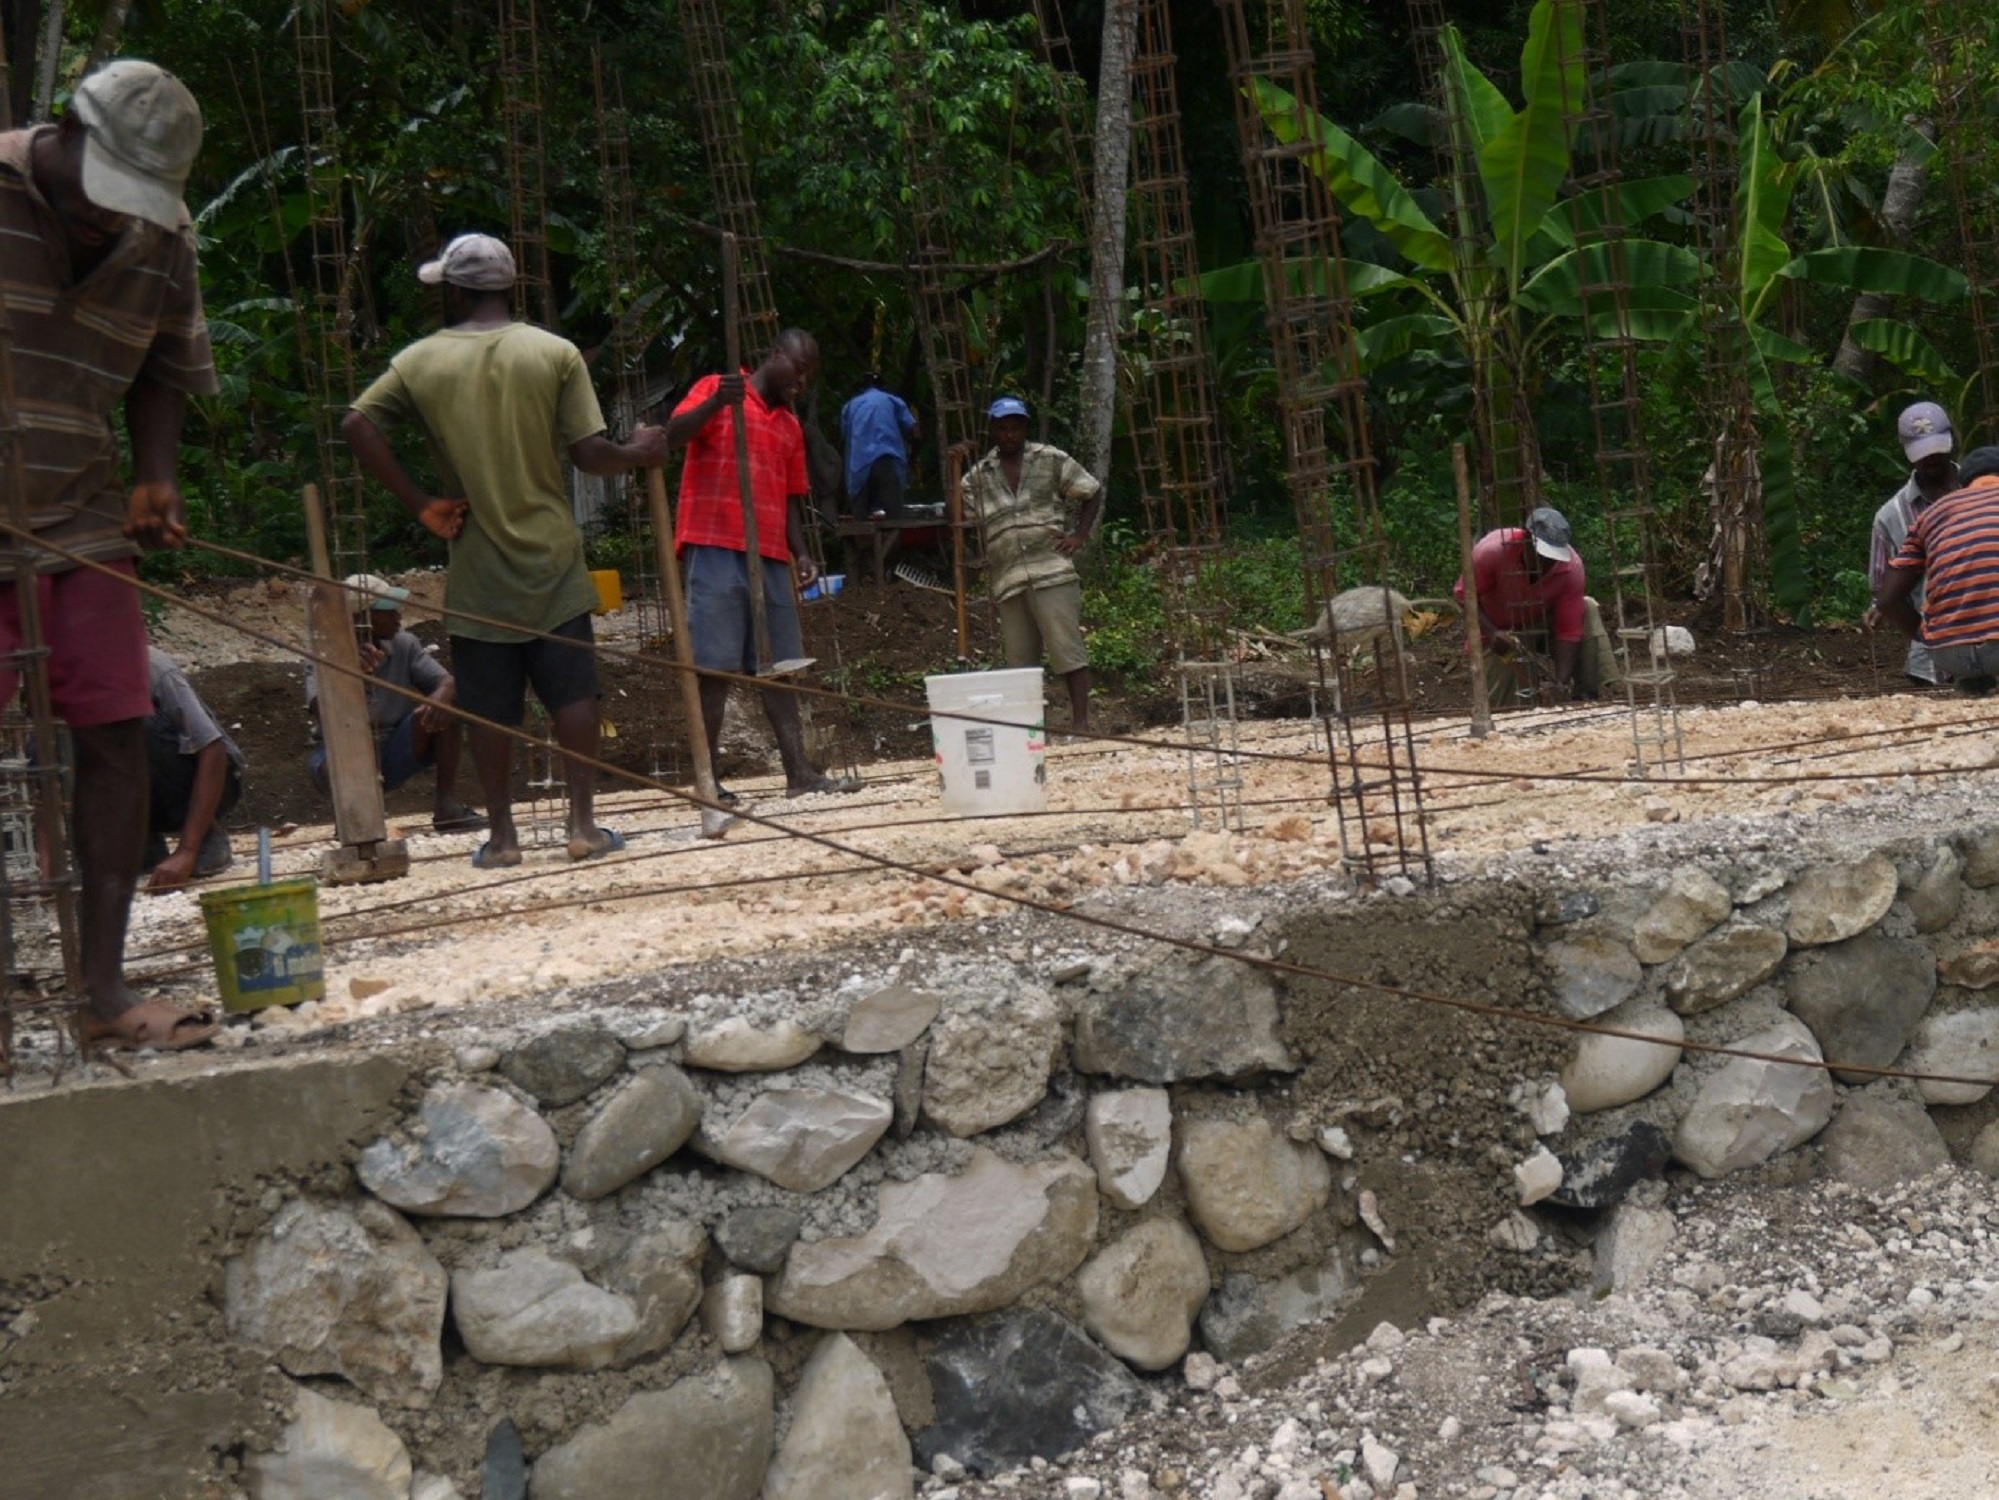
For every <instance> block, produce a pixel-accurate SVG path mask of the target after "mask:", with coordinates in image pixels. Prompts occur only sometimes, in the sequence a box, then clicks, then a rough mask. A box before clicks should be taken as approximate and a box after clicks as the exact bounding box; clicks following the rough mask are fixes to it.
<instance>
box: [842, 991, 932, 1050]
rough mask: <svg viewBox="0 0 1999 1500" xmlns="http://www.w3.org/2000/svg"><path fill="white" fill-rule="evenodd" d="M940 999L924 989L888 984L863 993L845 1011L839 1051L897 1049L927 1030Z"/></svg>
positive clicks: (905, 1045)
mask: <svg viewBox="0 0 1999 1500" xmlns="http://www.w3.org/2000/svg"><path fill="white" fill-rule="evenodd" d="M942 1006H943V1001H942V1000H941V999H940V998H939V997H938V996H936V995H933V994H931V993H930V991H928V990H919V989H916V988H914V987H913V986H911V985H907V984H891V985H888V986H887V987H885V988H883V989H879V990H876V991H875V992H874V993H873V994H871V995H863V996H862V997H861V998H860V999H859V1000H856V1001H855V1002H854V1008H853V1009H852V1010H850V1011H848V1012H847V1028H846V1030H845V1031H844V1032H842V1033H841V1036H840V1050H841V1051H843V1052H860V1053H876V1052H900V1051H901V1050H902V1049H903V1048H904V1047H907V1046H908V1045H909V1044H910V1043H911V1042H913V1041H915V1040H916V1039H917V1038H918V1037H920V1036H922V1035H923V1033H924V1032H925V1031H926V1030H928V1029H929V1026H930V1023H931V1022H932V1021H934V1020H936V1019H937V1012H938V1011H939V1010H940V1009H941V1008H942Z"/></svg>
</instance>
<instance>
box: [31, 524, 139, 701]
mask: <svg viewBox="0 0 1999 1500" xmlns="http://www.w3.org/2000/svg"><path fill="white" fill-rule="evenodd" d="M110 566H111V567H113V568H115V569H117V570H118V572H119V573H120V574H122V575H123V576H122V577H120V578H111V577H107V576H106V575H104V574H102V573H99V572H97V571H96V570H94V569H91V568H72V569H70V570H69V571H68V572H66V573H44V574H43V575H42V576H41V578H40V579H38V580H37V582H38V583H39V584H40V587H39V588H38V589H37V591H36V592H37V593H38V595H39V596H40V598H41V604H42V638H43V644H44V645H46V646H47V647H48V652H49V696H50V698H51V699H52V700H53V702H54V705H55V711H56V713H57V715H58V716H60V717H61V719H62V721H63V722H64V723H65V724H67V725H69V726H70V728H72V729H89V728H90V727H92V726H93V725H96V724H116V723H118V722H119V721H120V720H122V719H143V718H145V717H146V715H148V714H150V713H151V712H152V711H153V687H152V674H151V672H150V671H149V670H148V668H147V665H146V621H145V617H144V616H143V615H142V614H140V612H139V591H138V590H137V589H136V588H134V587H133V586H132V582H131V580H133V579H135V578H136V577H137V576H138V574H137V571H136V569H135V567H134V565H133V563H132V562H131V561H130V559H127V560H126V561H124V562H115V563H112V564H110ZM20 648H21V615H20V611H19V610H18V609H17V608H15V599H14V585H13V584H11V583H4V584H0V706H4V705H6V704H10V703H12V702H13V701H14V694H15V693H16V691H18V689H19V688H20V685H21V683H20V677H21V674H20V672H19V671H18V670H17V669H16V667H15V666H14V665H13V664H12V663H11V662H7V661H5V660H4V658H5V657H6V656H8V655H10V654H11V653H13V652H15V651H18V650H19V649H20Z"/></svg>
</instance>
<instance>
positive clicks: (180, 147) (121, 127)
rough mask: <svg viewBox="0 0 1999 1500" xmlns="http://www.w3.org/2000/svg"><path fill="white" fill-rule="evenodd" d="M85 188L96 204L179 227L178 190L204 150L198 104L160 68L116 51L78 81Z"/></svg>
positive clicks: (74, 102)
mask: <svg viewBox="0 0 1999 1500" xmlns="http://www.w3.org/2000/svg"><path fill="white" fill-rule="evenodd" d="M70 108H71V109H72V110H73V111H75V113H76V117H77V119H78V120H80V121H81V122H82V123H83V129H84V142H83V195H84V197H86V198H88V199H89V200H90V201H91V202H92V203H95V204H96V205H97V206H98V207H99V208H106V209H109V210H110V211H111V212H112V213H114V214H130V215H132V217H133V218H136V219H144V220H145V221H146V222H147V223H149V224H157V225H159V226H160V227H161V228H162V229H177V228H179V227H180V221H181V219H182V218H183V217H184V216H185V214H186V213H187V210H186V209H185V208H184V207H183V206H182V204H181V192H182V190H183V189H184V188H186V186H187V174H188V172H189V171H190V170H192V168H193V166H194V158H195V156H196V154H197V153H199V152H200V150H201V106H200V105H199V104H196V103H195V102H194V95H193V94H190V93H189V92H188V91H187V85H186V84H184V83H182V82H181V81H180V80H179V79H178V78H176V77H174V75H173V74H171V73H169V72H168V71H167V70H166V69H165V68H162V67H160V66H158V65H157V64H155V63H149V62H141V61H139V59H138V58H136V57H120V58H116V59H114V60H113V61H111V62H108V63H106V64H105V65H104V66H103V67H101V68H99V69H98V70H97V71H96V72H95V73H92V74H91V75H90V76H89V77H87V78H85V79H84V80H83V82H81V83H79V84H78V85H77V86H76V93H75V95H74V96H72V98H71V100H70Z"/></svg>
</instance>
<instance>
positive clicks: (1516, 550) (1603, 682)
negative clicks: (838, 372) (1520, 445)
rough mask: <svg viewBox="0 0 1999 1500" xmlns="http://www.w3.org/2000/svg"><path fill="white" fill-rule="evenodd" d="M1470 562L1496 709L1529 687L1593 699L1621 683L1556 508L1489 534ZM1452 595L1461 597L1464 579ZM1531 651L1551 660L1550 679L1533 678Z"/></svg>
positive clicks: (1542, 508) (1550, 693)
mask: <svg viewBox="0 0 1999 1500" xmlns="http://www.w3.org/2000/svg"><path fill="white" fill-rule="evenodd" d="M1471 566H1472V577H1473V579H1474V580H1475V581H1476V582H1477V584H1478V635H1479V645H1480V647H1481V648H1482V649H1483V650H1484V652H1485V678H1486V683H1487V685H1488V688H1489V691H1490V696H1491V699H1492V704H1493V707H1495V708H1504V707H1508V706H1510V705H1512V704H1513V703H1515V702H1517V701H1518V699H1519V697H1520V695H1521V694H1523V693H1524V692H1527V691H1529V690H1530V689H1538V690H1539V691H1540V692H1541V693H1542V695H1543V696H1544V698H1545V697H1553V696H1561V697H1570V696H1574V697H1581V698H1596V697H1600V696H1601V695H1602V693H1603V690H1604V689H1605V688H1610V687H1615V686H1617V685H1618V684H1619V683H1620V682H1621V681H1622V680H1623V679H1622V678H1621V677H1620V676H1619V675H1618V670H1617V658H1616V655H1615V654H1614V653H1613V652H1612V650H1611V646H1610V634H1609V632H1608V631H1606V630H1605V629H1604V625H1603V616H1602V614H1601V613H1600V612H1599V611H1598V609H1597V605H1596V601H1595V600H1594V599H1591V598H1590V597H1588V596H1587V595H1586V594H1585V593H1584V592H1583V584H1584V576H1585V575H1584V572H1583V560H1582V558H1581V557H1579V556H1578V555H1577V553H1576V549H1575V545H1574V543H1573V542H1572V541H1571V540H1570V535H1569V522H1568V518H1567V517H1566V516H1564V515H1563V514H1562V513H1561V512H1560V511H1558V510H1556V509H1555V508H1554V507H1552V506H1548V505H1543V506H1540V507H1539V508H1537V509H1536V510H1534V511H1532V512H1531V513H1530V514H1529V515H1528V517H1527V525H1526V527H1525V528H1524V529H1523V528H1520V527H1512V526H1502V527H1501V528H1500V529H1499V530H1497V531H1489V532H1487V533H1486V534H1485V535H1484V536H1482V537H1480V538H1479V540H1478V544H1477V545H1476V546H1475V547H1473V548H1472V555H1471ZM1454 592H1455V594H1456V596H1457V598H1458V600H1459V601H1460V602H1462V601H1463V599H1464V597H1465V585H1464V580H1463V579H1462V578H1460V579H1459V580H1458V582H1457V587H1456V589H1455V590H1454ZM1530 654H1531V655H1532V656H1534V657H1543V656H1545V657H1549V658H1551V659H1552V665H1551V667H1550V668H1549V669H1548V671H1547V673H1546V674H1545V675H1546V678H1547V679H1548V680H1545V681H1542V682H1538V683H1537V682H1535V681H1534V680H1533V674H1532V672H1531V671H1530V666H1529V660H1528V658H1529V656H1530Z"/></svg>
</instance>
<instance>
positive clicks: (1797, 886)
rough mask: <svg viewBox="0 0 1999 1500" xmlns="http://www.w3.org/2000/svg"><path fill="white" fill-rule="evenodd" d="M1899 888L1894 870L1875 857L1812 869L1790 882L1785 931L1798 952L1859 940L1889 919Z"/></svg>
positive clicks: (1878, 857) (1884, 861) (1899, 881)
mask: <svg viewBox="0 0 1999 1500" xmlns="http://www.w3.org/2000/svg"><path fill="white" fill-rule="evenodd" d="M1900 884H1901V877H1900V876H1898V875H1897V874H1896V873H1895V867H1894V866H1893V865H1892V864H1890V863H1889V862H1888V861H1887V860H1886V859H1884V858H1883V857H1882V856H1881V855H1879V854H1870V855H1868V856H1867V857H1866V858H1864V859H1857V860H1853V861H1852V862H1850V863H1847V864H1838V865H1816V866H1814V867H1813V868H1811V869H1809V870H1807V871H1805V873H1804V874H1802V875H1800V876H1799V877H1798V878H1797V879H1796V880H1794V881H1792V882H1791V885H1790V898H1791V914H1790V916H1789V918H1788V919H1787V920H1786V922H1785V924H1784V931H1785V933H1786V934H1787V935H1788V936H1789V937H1790V939H1791V943H1792V946H1794V947H1798V948H1809V947H1816V946H1818V945H1819V944H1822V943H1839V942H1844V941H1845V940H1846V939H1847V938H1850V937H1857V936H1858V935H1859V934H1861V933H1863V932H1865V931H1866V930H1867V929H1868V928H1870V927H1872V926H1873V925H1874V924H1875V923H1876V922H1878V921H1880V920H1881V919H1882V918H1883V917H1885V916H1887V915H1888V908H1889V907H1890V906H1892V905H1893V904H1894V901H1895V892H1896V890H1897V888H1898V887H1899V886H1900Z"/></svg>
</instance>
